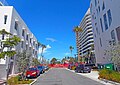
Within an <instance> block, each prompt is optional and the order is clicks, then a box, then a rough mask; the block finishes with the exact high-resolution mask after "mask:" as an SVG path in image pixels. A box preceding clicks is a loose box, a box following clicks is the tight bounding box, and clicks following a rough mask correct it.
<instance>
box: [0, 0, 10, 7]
mask: <svg viewBox="0 0 120 85" xmlns="http://www.w3.org/2000/svg"><path fill="white" fill-rule="evenodd" d="M0 6H8V3H7V2H6V0H0Z"/></svg>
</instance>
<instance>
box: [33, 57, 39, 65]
mask: <svg viewBox="0 0 120 85" xmlns="http://www.w3.org/2000/svg"><path fill="white" fill-rule="evenodd" d="M38 65H40V62H39V61H38V59H37V58H33V59H32V66H38Z"/></svg>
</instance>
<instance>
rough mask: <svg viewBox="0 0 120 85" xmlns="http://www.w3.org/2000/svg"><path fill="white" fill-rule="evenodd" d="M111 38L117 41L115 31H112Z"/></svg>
mask: <svg viewBox="0 0 120 85" xmlns="http://www.w3.org/2000/svg"><path fill="white" fill-rule="evenodd" d="M111 38H112V39H113V40H114V41H115V32H114V30H112V31H111Z"/></svg>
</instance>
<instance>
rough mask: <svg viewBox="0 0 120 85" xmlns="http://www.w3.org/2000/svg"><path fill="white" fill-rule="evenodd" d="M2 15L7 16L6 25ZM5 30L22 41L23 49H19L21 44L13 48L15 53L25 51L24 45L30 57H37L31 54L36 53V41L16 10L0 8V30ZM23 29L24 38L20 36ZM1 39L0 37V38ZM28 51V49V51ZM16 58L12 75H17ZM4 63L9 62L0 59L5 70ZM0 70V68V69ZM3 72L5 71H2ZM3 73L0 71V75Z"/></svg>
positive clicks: (8, 7)
mask: <svg viewBox="0 0 120 85" xmlns="http://www.w3.org/2000/svg"><path fill="white" fill-rule="evenodd" d="M4 15H7V16H8V17H7V23H6V24H4ZM15 22H17V24H18V28H17V30H16V29H15ZM2 29H5V30H6V31H7V32H10V33H12V34H13V35H17V36H18V37H20V38H21V40H22V41H23V43H24V44H23V48H21V42H20V43H19V44H18V45H17V46H16V47H15V50H16V51H20V52H21V51H23V50H25V49H26V45H28V47H31V49H32V50H31V51H32V52H31V53H32V57H36V58H37V55H35V53H34V54H33V49H34V50H35V51H37V52H38V47H37V48H36V45H38V43H37V39H36V37H35V36H34V35H33V33H32V32H31V31H30V30H29V28H28V27H27V25H26V24H25V22H24V21H23V20H22V18H21V17H20V16H19V14H18V13H17V12H16V10H15V9H14V8H13V7H12V6H0V30H2ZM23 29H24V31H25V36H24V37H23V36H22V30H23ZM27 34H28V35H29V36H28V37H29V38H28V41H27V40H26V35H27ZM30 38H32V42H31V43H30ZM0 39H1V36H0ZM33 41H34V42H35V45H33ZM28 50H29V49H28ZM15 60H16V56H14V61H13V65H14V66H13V71H12V73H13V74H14V73H17V65H16V62H15ZM6 63H10V62H6V59H0V65H4V66H5V68H6ZM0 69H1V68H0ZM4 70H5V69H4ZM1 73H3V72H2V71H1V70H0V74H1ZM0 76H1V75H0Z"/></svg>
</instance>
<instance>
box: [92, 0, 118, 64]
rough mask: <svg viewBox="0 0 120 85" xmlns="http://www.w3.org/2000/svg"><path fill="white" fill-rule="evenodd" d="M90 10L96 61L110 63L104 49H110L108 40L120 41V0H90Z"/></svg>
mask: <svg viewBox="0 0 120 85" xmlns="http://www.w3.org/2000/svg"><path fill="white" fill-rule="evenodd" d="M90 11H91V16H92V26H93V34H94V44H95V55H96V62H97V63H102V64H106V63H111V62H110V60H109V57H110V56H107V55H105V50H109V49H110V48H109V47H108V46H109V42H110V41H115V42H116V43H118V42H119V41H120V0H91V2H90Z"/></svg>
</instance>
